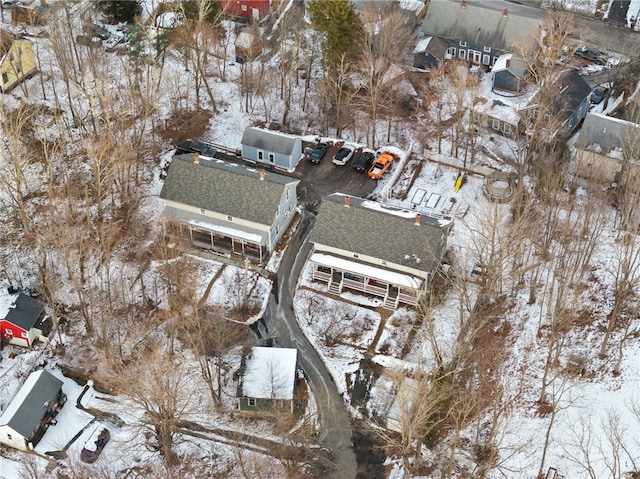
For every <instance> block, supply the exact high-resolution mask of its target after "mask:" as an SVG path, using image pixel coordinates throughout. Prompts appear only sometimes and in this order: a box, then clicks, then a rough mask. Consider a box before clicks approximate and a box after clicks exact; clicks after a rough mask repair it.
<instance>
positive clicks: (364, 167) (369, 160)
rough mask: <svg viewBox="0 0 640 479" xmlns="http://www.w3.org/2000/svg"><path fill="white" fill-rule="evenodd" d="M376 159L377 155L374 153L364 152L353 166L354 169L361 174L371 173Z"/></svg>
mask: <svg viewBox="0 0 640 479" xmlns="http://www.w3.org/2000/svg"><path fill="white" fill-rule="evenodd" d="M375 159H376V155H374V154H373V152H372V151H363V152H362V154H361V155H360V156H359V157H358V158H357V159H356V161H355V163H354V164H353V169H354V170H356V171H359V172H360V173H365V172H367V171H369V168H371V165H373V161H374V160H375Z"/></svg>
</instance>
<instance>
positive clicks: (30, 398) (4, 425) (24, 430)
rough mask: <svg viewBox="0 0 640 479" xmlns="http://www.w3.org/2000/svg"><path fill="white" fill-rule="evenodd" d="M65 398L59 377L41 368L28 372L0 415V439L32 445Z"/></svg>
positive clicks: (22, 446) (11, 444)
mask: <svg viewBox="0 0 640 479" xmlns="http://www.w3.org/2000/svg"><path fill="white" fill-rule="evenodd" d="M66 400H67V397H66V396H65V395H64V394H63V392H62V381H61V380H60V379H58V378H56V377H55V376H54V375H52V374H51V373H49V372H47V371H45V370H44V369H41V370H40V371H35V372H33V373H31V374H30V375H29V377H28V378H27V380H26V381H25V383H24V384H23V385H22V387H21V388H20V390H19V391H18V393H17V394H16V395H15V397H14V398H13V400H12V401H11V403H10V404H9V405H8V406H7V408H6V409H5V410H4V412H3V413H2V416H0V443H1V444H5V445H7V446H9V447H13V448H15V449H20V450H22V451H28V450H31V449H33V448H34V446H35V445H36V444H38V442H39V441H40V439H42V436H44V433H45V432H46V431H47V428H48V427H49V426H50V425H51V424H55V416H56V415H57V414H58V412H59V411H60V409H62V406H63V405H64V403H65V402H66Z"/></svg>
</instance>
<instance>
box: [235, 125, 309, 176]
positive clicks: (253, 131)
mask: <svg viewBox="0 0 640 479" xmlns="http://www.w3.org/2000/svg"><path fill="white" fill-rule="evenodd" d="M241 150H242V157H243V158H244V159H245V160H248V161H252V162H254V163H262V164H265V165H269V166H272V167H275V168H280V169H283V170H287V171H293V170H295V168H296V165H297V164H298V161H300V159H301V158H302V156H303V155H302V140H301V139H300V138H297V137H295V136H291V135H285V134H284V133H280V132H278V131H272V130H263V129H261V128H255V127H248V128H247V129H246V130H244V134H243V135H242V144H241Z"/></svg>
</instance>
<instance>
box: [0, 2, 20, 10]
mask: <svg viewBox="0 0 640 479" xmlns="http://www.w3.org/2000/svg"><path fill="white" fill-rule="evenodd" d="M20 5H24V2H23V0H6V1H4V2H2V8H3V10H10V9H12V8H13V7H15V6H20Z"/></svg>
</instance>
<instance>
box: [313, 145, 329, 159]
mask: <svg viewBox="0 0 640 479" xmlns="http://www.w3.org/2000/svg"><path fill="white" fill-rule="evenodd" d="M328 149H329V145H327V144H326V143H318V144H317V145H316V146H315V147H314V148H313V150H312V151H311V154H310V155H309V161H310V162H311V163H320V160H322V158H324V155H326V154H327V150H328Z"/></svg>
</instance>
